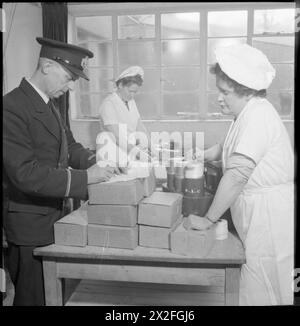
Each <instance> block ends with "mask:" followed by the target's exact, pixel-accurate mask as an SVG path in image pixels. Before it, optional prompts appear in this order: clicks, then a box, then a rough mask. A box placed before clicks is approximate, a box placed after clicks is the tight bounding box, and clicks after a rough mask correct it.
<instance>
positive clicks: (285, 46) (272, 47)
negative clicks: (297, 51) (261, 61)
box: [252, 36, 295, 62]
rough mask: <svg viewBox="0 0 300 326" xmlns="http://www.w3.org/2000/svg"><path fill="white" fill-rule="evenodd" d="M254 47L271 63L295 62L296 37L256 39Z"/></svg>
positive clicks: (253, 40)
mask: <svg viewBox="0 0 300 326" xmlns="http://www.w3.org/2000/svg"><path fill="white" fill-rule="evenodd" d="M252 45H253V46H254V47H256V48H258V49H260V50H261V51H262V52H263V53H264V54H265V55H266V56H267V57H268V59H269V60H270V61H271V62H294V47H295V38H294V37H289V36H277V37H276V36H275V37H256V38H253V39H252Z"/></svg>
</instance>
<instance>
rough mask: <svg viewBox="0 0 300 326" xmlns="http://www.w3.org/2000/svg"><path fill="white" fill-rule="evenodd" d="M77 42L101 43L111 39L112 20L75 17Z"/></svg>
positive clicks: (109, 18)
mask: <svg viewBox="0 0 300 326" xmlns="http://www.w3.org/2000/svg"><path fill="white" fill-rule="evenodd" d="M75 24H76V27H77V42H82V41H91V40H94V41H103V40H111V39H112V20H111V17H110V16H97V17H76V18H75Z"/></svg>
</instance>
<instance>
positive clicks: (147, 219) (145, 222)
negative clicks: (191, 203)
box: [138, 192, 182, 249]
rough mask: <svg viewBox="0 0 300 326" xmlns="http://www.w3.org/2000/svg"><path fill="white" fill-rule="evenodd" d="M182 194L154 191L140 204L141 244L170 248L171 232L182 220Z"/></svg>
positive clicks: (143, 245)
mask: <svg viewBox="0 0 300 326" xmlns="http://www.w3.org/2000/svg"><path fill="white" fill-rule="evenodd" d="M181 211H182V195H181V194H177V193H167V192H154V193H153V194H152V195H151V196H150V197H147V198H145V199H143V200H142V201H141V202H140V204H139V210H138V224H139V245H140V246H142V247H151V248H162V249H170V233H171V232H172V231H173V229H174V228H176V226H177V225H178V224H179V223H180V222H181V221H182V215H181Z"/></svg>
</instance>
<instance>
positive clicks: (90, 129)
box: [70, 120, 294, 149]
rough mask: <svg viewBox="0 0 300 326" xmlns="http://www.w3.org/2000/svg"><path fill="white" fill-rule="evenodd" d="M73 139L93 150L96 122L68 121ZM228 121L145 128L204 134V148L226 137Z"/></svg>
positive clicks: (150, 123) (291, 123) (290, 125)
mask: <svg viewBox="0 0 300 326" xmlns="http://www.w3.org/2000/svg"><path fill="white" fill-rule="evenodd" d="M284 124H285V126H286V128H287V131H288V134H289V136H290V139H291V143H292V145H293V146H294V121H284ZM70 125H71V128H72V131H73V135H74V137H75V139H76V140H77V141H78V142H80V143H82V144H83V145H84V146H86V147H89V148H90V149H95V141H96V137H97V134H98V133H99V131H100V126H99V123H98V122H97V121H74V120H71V121H70ZM229 125H230V122H229V121H221V120H218V121H184V120H183V121H178V122H177V121H176V122H175V121H172V122H170V121H166V122H163V121H148V122H147V121H146V122H145V126H146V128H147V129H148V130H149V131H150V132H151V131H167V132H172V131H180V132H184V131H192V132H197V131H198V132H199V131H202V132H204V144H205V147H209V146H211V145H213V144H215V143H216V142H217V141H218V140H219V139H220V138H221V137H224V136H225V135H226V132H227V130H228V128H229Z"/></svg>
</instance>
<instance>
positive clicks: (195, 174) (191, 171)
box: [184, 161, 204, 179]
mask: <svg viewBox="0 0 300 326" xmlns="http://www.w3.org/2000/svg"><path fill="white" fill-rule="evenodd" d="M203 172H204V164H203V162H199V161H193V162H191V163H189V164H187V165H186V168H185V172H184V177H185V178H186V179H199V178H201V177H202V176H203Z"/></svg>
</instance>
